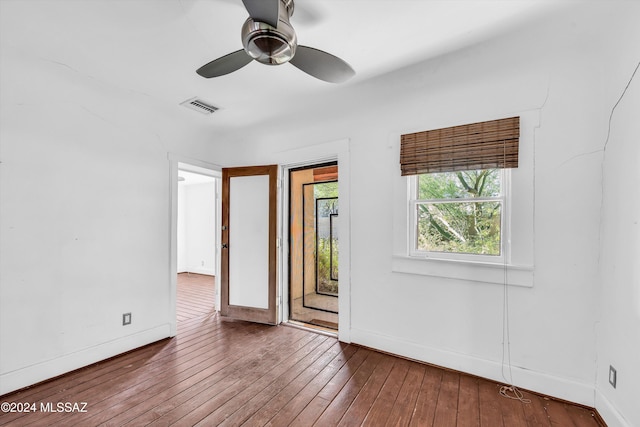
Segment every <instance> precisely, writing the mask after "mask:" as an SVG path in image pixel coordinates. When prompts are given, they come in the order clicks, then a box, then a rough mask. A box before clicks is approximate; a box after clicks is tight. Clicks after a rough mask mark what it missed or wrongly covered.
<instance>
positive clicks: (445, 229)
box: [409, 169, 507, 262]
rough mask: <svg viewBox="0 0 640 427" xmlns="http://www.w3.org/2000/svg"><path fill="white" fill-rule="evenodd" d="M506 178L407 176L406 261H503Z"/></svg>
mask: <svg viewBox="0 0 640 427" xmlns="http://www.w3.org/2000/svg"><path fill="white" fill-rule="evenodd" d="M506 175H507V173H506V171H505V170H502V169H477V170H469V171H457V172H441V173H433V174H420V175H413V176H411V177H410V178H409V185H410V190H409V194H410V200H409V204H410V207H409V212H410V215H411V218H410V224H411V225H410V227H411V229H410V231H409V232H410V241H411V242H412V243H411V247H410V255H413V256H431V257H448V258H453V259H476V260H482V259H483V258H484V260H486V261H489V262H499V261H501V260H503V259H504V258H503V257H504V255H505V249H504V246H505V245H504V242H505V241H506V239H505V237H504V233H505V227H504V225H503V224H504V215H505V211H506V209H505V204H506V202H505V191H504V187H505V186H504V185H503V183H504V181H505V177H506Z"/></svg>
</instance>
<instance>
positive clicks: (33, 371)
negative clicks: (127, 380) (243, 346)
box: [0, 324, 170, 396]
mask: <svg viewBox="0 0 640 427" xmlns="http://www.w3.org/2000/svg"><path fill="white" fill-rule="evenodd" d="M169 332H170V331H169V324H165V325H160V326H157V327H155V328H152V329H148V330H146V331H142V332H138V333H137V334H133V335H128V336H126V337H122V338H118V339H115V340H113V341H110V342H107V343H104V344H100V345H97V346H94V347H90V348H86V349H84V350H80V351H77V352H74V353H70V354H66V355H64V356H60V357H57V358H55V359H51V360H47V361H45V362H41V363H37V364H35V365H31V366H27V367H24V368H21V369H17V370H15V371H11V372H6V373H3V374H1V375H0V396H1V395H4V394H7V393H11V392H12V391H15V390H19V389H21V388H24V387H28V386H30V385H33V384H37V383H39V382H42V381H45V380H48V379H50V378H55V377H57V376H58V375H62V374H65V373H67V372H71V371H73V370H76V369H79V368H82V367H84V366H88V365H91V364H92V363H96V362H99V361H101V360H105V359H108V358H110V357H113V356H117V355H118V354H122V353H125V352H127V351H130V350H133V349H136V348H138V347H142V346H145V345H147V344H151V343H152V342H155V341H159V340H161V339H164V338H167V337H169Z"/></svg>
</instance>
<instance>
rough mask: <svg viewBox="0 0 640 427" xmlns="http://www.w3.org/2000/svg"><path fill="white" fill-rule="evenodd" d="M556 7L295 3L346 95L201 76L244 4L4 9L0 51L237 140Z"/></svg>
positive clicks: (267, 77)
mask: <svg viewBox="0 0 640 427" xmlns="http://www.w3.org/2000/svg"><path fill="white" fill-rule="evenodd" d="M558 3H559V2H558V0H550V1H544V0H498V1H484V0H470V1H455V0H446V1H436V0H368V1H364V0H321V1H320V0H318V1H316V0H296V13H294V16H293V17H292V19H291V22H292V25H293V26H294V28H295V29H296V32H297V35H298V40H299V43H300V44H302V45H307V46H312V47H315V48H318V49H322V50H325V51H327V52H330V53H332V54H334V55H337V56H339V57H341V58H342V59H344V60H346V61H347V62H348V63H350V64H351V66H352V67H353V68H354V69H355V70H356V73H357V74H356V76H355V77H354V78H353V79H352V80H350V81H349V82H347V83H343V84H341V85H335V84H330V83H325V82H322V81H319V80H316V79H314V78H312V77H310V76H308V75H306V74H304V73H302V72H301V71H299V70H298V69H297V68H295V67H293V66H291V65H290V64H284V65H282V66H275V67H274V66H265V65H262V64H259V63H257V62H252V63H250V64H249V65H248V66H246V67H244V68H242V69H241V70H239V71H237V72H235V73H232V74H230V75H227V76H223V77H219V78H215V79H204V78H202V77H200V76H198V75H197V74H196V73H195V70H196V69H197V68H198V67H200V66H201V65H203V64H205V63H207V62H209V61H210V60H212V59H215V58H217V57H220V56H222V55H225V54H227V53H230V52H232V51H235V50H237V49H240V48H241V47H242V46H241V41H240V28H241V26H242V24H243V22H244V20H245V19H246V17H247V12H246V10H245V9H244V7H243V6H242V2H241V0H82V1H80V0H1V1H0V16H1V17H0V27H1V29H0V31H1V34H0V35H1V37H0V43H1V44H0V48H1V49H2V60H3V61H7V60H9V61H12V62H13V63H21V64H22V68H20V69H19V70H18V69H17V68H16V69H13V73H8V74H6V76H5V79H10V78H16V77H17V76H19V78H20V79H22V80H24V81H31V82H33V84H34V85H35V86H37V84H38V81H43V78H44V77H43V76H44V75H52V74H57V75H58V78H59V79H60V80H62V81H64V82H65V84H68V85H70V86H72V87H75V86H83V87H85V86H93V87H94V89H95V88H98V87H99V88H100V89H101V90H102V91H103V92H105V93H112V94H114V96H117V95H118V94H120V95H123V94H124V96H126V97H127V102H131V103H136V102H139V103H144V104H145V105H147V108H148V106H152V108H157V109H161V110H163V111H164V110H168V111H175V112H174V113H172V114H175V115H178V116H181V115H182V116H184V120H185V121H198V123H203V124H205V126H210V127H212V128H213V129H216V128H218V129H226V130H229V129H231V130H233V129H234V128H239V127H243V126H251V125H252V124H256V123H260V122H264V121H268V120H273V119H276V118H279V117H282V116H283V115H284V114H286V113H287V112H288V111H291V110H292V109H296V110H298V109H301V108H305V106H307V105H309V104H311V103H313V100H314V96H316V95H319V94H322V98H324V99H326V98H327V96H330V95H331V93H332V92H333V93H337V91H340V90H342V89H343V88H344V87H349V86H352V85H358V84H360V83H362V82H364V81H366V80H367V79H371V78H373V77H375V76H378V75H381V74H384V73H389V72H392V71H394V70H396V69H399V68H402V67H406V66H408V65H411V64H413V63H416V62H420V61H424V60H427V59H430V58H434V57H436V56H439V55H442V54H445V53H447V52H449V51H453V50H457V49H461V48H464V47H466V46H470V45H472V44H474V43H478V42H481V41H482V40H485V39H488V38H491V37H495V36H498V35H500V34H502V33H504V32H508V31H512V30H513V29H515V28H517V27H518V26H519V25H522V24H523V23H524V22H525V21H527V20H529V19H533V18H536V17H538V16H540V15H541V14H546V13H550V12H552V11H553V10H554V9H555V8H556V7H557V4H558ZM310 18H313V19H310ZM3 67H4V65H3ZM7 69H10V67H8V68H6V69H5V68H3V71H6V70H7ZM24 81H23V82H22V83H23V84H24ZM4 83H7V82H6V81H5V82H4ZM9 84H10V82H9ZM52 85H55V83H49V86H52ZM24 90H28V87H27V86H26V85H25V87H24ZM33 90H35V89H33ZM47 90H54V89H53V88H51V89H47ZM72 95H73V94H71V95H69V96H70V97H71V96H72ZM0 96H2V97H3V103H6V102H14V103H15V102H19V99H9V97H19V96H20V92H19V91H18V90H17V89H16V90H15V91H13V92H12V93H11V94H3V95H0ZM41 96H42V97H43V98H46V97H47V94H46V93H44V94H41ZM56 96H62V95H59V94H58V95H56ZM194 96H198V97H201V98H203V99H204V100H207V101H209V102H211V103H213V104H214V105H217V106H219V107H221V108H222V110H221V111H219V112H216V113H215V114H214V115H212V116H203V115H200V114H198V113H196V112H193V111H190V110H187V109H183V107H178V104H179V103H180V102H182V101H184V100H186V99H188V98H191V97H194Z"/></svg>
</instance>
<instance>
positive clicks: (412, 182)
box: [406, 169, 511, 264]
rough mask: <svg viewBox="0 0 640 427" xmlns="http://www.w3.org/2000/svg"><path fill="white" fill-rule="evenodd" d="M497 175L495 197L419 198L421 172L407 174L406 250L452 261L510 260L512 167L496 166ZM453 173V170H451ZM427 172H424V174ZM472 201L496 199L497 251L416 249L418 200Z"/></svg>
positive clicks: (498, 261)
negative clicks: (497, 214)
mask: <svg viewBox="0 0 640 427" xmlns="http://www.w3.org/2000/svg"><path fill="white" fill-rule="evenodd" d="M498 171H499V175H500V195H499V196H494V197H477V198H473V197H465V198H448V199H419V198H418V179H419V177H420V175H409V176H407V177H406V179H407V185H408V187H409V189H408V201H407V203H408V205H409V208H408V210H409V222H408V227H407V232H408V234H409V235H408V239H407V243H408V245H409V247H408V248H407V253H408V255H409V256H410V257H414V258H432V259H443V260H451V261H472V262H486V263H500V264H504V263H505V261H506V262H508V261H509V260H510V257H509V253H510V249H511V248H510V245H509V241H510V238H509V223H510V220H509V215H510V209H509V207H510V198H509V188H510V181H511V179H510V178H511V171H510V170H509V169H498ZM452 173H454V172H452ZM423 175H427V174H423ZM472 202H499V203H500V204H501V208H500V209H501V212H500V255H484V254H472V253H463V252H441V251H426V250H420V249H418V247H417V246H418V215H417V210H418V209H417V207H418V205H420V204H435V203H472Z"/></svg>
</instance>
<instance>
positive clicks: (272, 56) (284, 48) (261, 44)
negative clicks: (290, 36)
mask: <svg viewBox="0 0 640 427" xmlns="http://www.w3.org/2000/svg"><path fill="white" fill-rule="evenodd" d="M245 50H246V52H247V53H248V54H249V56H251V57H252V58H253V59H255V60H256V61H258V62H261V63H263V64H268V65H280V64H284V63H286V62H289V60H290V59H291V58H293V55H294V54H295V51H296V45H295V44H294V43H291V42H289V41H288V40H285V39H284V38H282V37H279V36H278V34H273V33H266V34H257V35H255V36H254V37H252V38H250V39H249V40H248V41H247V46H246V47H245Z"/></svg>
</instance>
